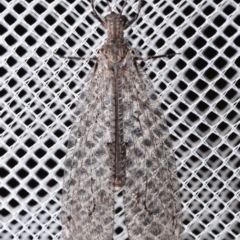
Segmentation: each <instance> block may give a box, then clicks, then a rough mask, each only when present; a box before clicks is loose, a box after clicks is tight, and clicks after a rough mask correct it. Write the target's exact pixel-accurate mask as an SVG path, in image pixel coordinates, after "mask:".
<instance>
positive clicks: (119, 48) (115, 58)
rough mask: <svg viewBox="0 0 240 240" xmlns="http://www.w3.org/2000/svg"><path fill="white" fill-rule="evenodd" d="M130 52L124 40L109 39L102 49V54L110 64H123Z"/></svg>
mask: <svg viewBox="0 0 240 240" xmlns="http://www.w3.org/2000/svg"><path fill="white" fill-rule="evenodd" d="M128 51H129V46H128V44H127V42H126V41H125V39H124V38H122V39H118V40H117V39H115V40H111V39H107V41H106V43H105V44H104V45H103V47H102V49H101V53H102V54H104V56H105V57H106V58H107V59H108V60H109V62H112V63H117V62H121V61H122V60H123V59H124V57H125V56H126V54H127V52H128Z"/></svg>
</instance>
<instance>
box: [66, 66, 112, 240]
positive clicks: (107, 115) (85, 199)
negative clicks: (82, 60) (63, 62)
mask: <svg viewBox="0 0 240 240" xmlns="http://www.w3.org/2000/svg"><path fill="white" fill-rule="evenodd" d="M85 84H86V88H85V90H84V91H83V92H82V93H81V95H80V99H79V103H78V105H77V108H76V112H75V115H76V120H75V122H74V123H73V125H72V128H71V134H70V139H69V143H68V152H67V156H66V160H65V163H64V165H65V166H64V167H65V173H64V180H63V201H62V226H63V235H62V239H63V240H93V239H101V240H112V238H113V237H112V236H113V224H114V191H113V185H112V184H111V182H110V181H112V172H111V166H112V165H113V161H114V156H113V155H114V153H113V152H112V151H111V149H109V148H108V145H109V144H108V142H110V141H111V137H112V135H113V133H112V130H111V129H113V127H112V126H111V124H110V123H111V122H113V121H112V119H111V117H112V112H111V111H112V107H113V106H112V101H111V99H112V89H111V88H112V84H111V78H110V77H109V76H107V74H106V72H105V69H104V66H103V63H101V62H99V63H98V64H96V66H95V68H94V69H93V70H92V72H91V73H90V74H89V77H88V78H87V79H86V81H85Z"/></svg>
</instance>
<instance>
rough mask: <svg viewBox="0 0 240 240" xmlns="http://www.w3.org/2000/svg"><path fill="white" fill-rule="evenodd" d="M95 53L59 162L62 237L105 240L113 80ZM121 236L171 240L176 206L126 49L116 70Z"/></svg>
mask: <svg viewBox="0 0 240 240" xmlns="http://www.w3.org/2000/svg"><path fill="white" fill-rule="evenodd" d="M107 63H108V62H107V59H106V58H105V56H104V55H103V54H101V53H100V54H99V56H98V61H97V64H96V65H95V68H94V69H93V70H92V72H91V73H90V74H89V77H88V78H87V79H86V81H85V84H86V87H85V89H84V90H83V92H82V93H81V95H80V98H79V103H78V106H77V108H76V122H75V123H74V124H73V126H72V130H71V135H70V139H69V146H68V147H69V150H68V153H67V157H66V160H65V176H64V184H63V185H64V186H63V188H64V197H63V206H62V224H63V240H90V239H91V240H92V239H100V240H105V239H106V240H107V239H113V231H114V230H113V225H114V186H113V181H114V171H113V167H114V157H115V156H114V144H113V143H114V142H115V136H114V129H115V126H114V124H115V121H114V120H115V119H114V118H115V115H114V107H115V104H114V90H113V88H114V83H113V81H114V75H113V72H112V71H111V70H109V68H108V67H107ZM118 69H119V70H118V76H119V79H118V84H119V87H120V96H119V97H120V98H121V99H120V102H121V115H120V121H121V124H120V125H121V127H122V128H123V138H122V142H121V144H122V149H124V152H123V153H122V154H123V155H122V156H123V161H122V171H123V175H124V176H125V181H124V182H125V185H124V186H123V188H122V191H123V196H124V211H125V218H126V226H127V230H128V235H129V239H131V240H132V239H138V240H141V239H142V240H156V239H158V240H179V239H180V237H179V235H180V232H181V227H180V226H181V204H180V199H179V186H178V180H177V176H176V166H175V159H174V155H173V151H172V144H171V139H170V135H169V132H168V127H167V124H166V122H165V119H164V116H163V112H162V109H161V106H160V103H159V100H158V96H157V94H156V93H155V92H154V89H153V86H152V83H151V82H150V80H149V79H148V78H147V77H146V75H145V74H144V73H143V72H142V70H141V69H140V68H139V66H138V65H137V64H136V62H135V61H134V59H133V55H132V51H131V49H130V48H128V50H127V54H126V55H125V57H124V59H123V60H122V61H121V64H120V65H119V66H118Z"/></svg>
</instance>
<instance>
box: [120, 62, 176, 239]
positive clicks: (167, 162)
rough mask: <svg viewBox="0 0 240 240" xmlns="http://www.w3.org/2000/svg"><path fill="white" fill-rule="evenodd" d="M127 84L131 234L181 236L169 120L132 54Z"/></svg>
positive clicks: (127, 193) (127, 189) (127, 212)
mask: <svg viewBox="0 0 240 240" xmlns="http://www.w3.org/2000/svg"><path fill="white" fill-rule="evenodd" d="M127 66H128V68H127V71H124V72H122V74H121V75H122V77H121V85H122V86H123V89H122V102H123V103H124V111H123V129H124V142H125V143H126V173H125V174H126V182H125V186H124V188H123V192H124V202H125V205H124V209H125V217H126V225H127V229H128V234H129V239H131V240H133V239H138V240H156V239H157V240H179V239H180V232H181V227H180V226H181V203H180V198H179V184H178V179H177V173H176V163H175V159H174V153H173V150H172V143H171V138H170V135H169V131H168V126H167V124H166V121H165V119H164V115H163V111H162V109H161V105H160V102H159V100H158V96H157V94H156V93H155V92H154V89H153V86H152V83H151V81H150V80H149V79H148V78H147V77H146V75H145V73H144V72H143V71H142V69H140V68H139V66H138V65H137V64H136V63H135V62H134V61H133V60H132V59H131V58H129V59H127Z"/></svg>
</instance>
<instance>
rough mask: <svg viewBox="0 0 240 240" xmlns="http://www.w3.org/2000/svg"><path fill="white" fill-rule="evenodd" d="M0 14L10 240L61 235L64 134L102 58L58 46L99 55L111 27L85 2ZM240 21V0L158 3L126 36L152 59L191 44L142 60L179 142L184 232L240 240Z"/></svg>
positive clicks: (47, 2)
mask: <svg viewBox="0 0 240 240" xmlns="http://www.w3.org/2000/svg"><path fill="white" fill-rule="evenodd" d="M111 3H112V5H113V6H114V7H115V9H116V6H118V7H119V8H120V4H119V3H120V1H118V2H117V5H116V2H115V1H112V2H111ZM96 5H97V11H98V12H99V13H100V14H102V15H103V16H104V15H106V14H107V13H108V7H107V4H106V3H105V2H103V1H101V2H99V1H96ZM137 5H138V2H137V1H133V0H131V1H130V0H128V5H127V6H126V8H125V11H124V12H125V14H126V15H127V16H133V15H134V12H136V11H137ZM0 13H1V15H0V16H1V18H0V36H1V37H0V55H1V62H0V63H1V68H0V77H1V86H2V96H3V97H2V100H1V120H0V121H1V139H2V142H1V150H2V151H1V155H2V157H1V162H0V164H1V178H2V179H1V185H2V186H1V191H0V192H1V193H0V196H1V217H0V239H3V240H8V239H23V240H28V239H43V240H46V239H61V222H60V218H59V215H60V207H61V184H62V175H63V159H64V156H65V151H66V142H67V138H68V134H69V128H70V126H71V121H72V114H73V110H74V106H75V102H76V99H77V97H78V94H79V92H80V91H81V81H82V80H83V78H84V77H85V76H86V75H87V74H88V72H89V70H90V69H91V67H92V65H93V62H87V61H68V60H63V59H59V58H58V57H57V56H56V55H54V54H53V53H54V51H57V50H58V52H59V53H61V54H63V55H75V56H77V55H79V56H93V55H96V54H97V50H98V49H99V48H100V46H101V45H102V44H103V43H104V39H105V38H106V31H105V30H104V29H103V27H102V26H100V23H99V22H98V21H97V20H96V19H95V18H94V16H93V14H92V10H91V7H90V3H89V1H87V0H81V1H75V0H65V1H60V0H42V1H39V0H37V1H36V0H25V1H24V0H22V1H21V0H12V1H11V0H3V1H1V2H0ZM239 26H240V7H239V0H235V1H234V0H227V1H226V0H212V1H210V0H193V1H190V0H172V1H170V0H165V1H158V0H155V1H151V0H149V1H145V2H144V4H143V8H142V11H141V16H140V18H139V19H138V20H137V21H136V23H135V24H133V26H132V27H131V28H130V29H128V30H127V31H126V33H125V36H126V38H127V39H128V40H129V42H130V44H131V45H132V47H133V48H134V49H136V50H137V51H138V52H139V53H140V54H141V55H142V56H148V55H154V54H162V53H165V52H166V51H168V50H173V51H175V52H181V55H178V56H176V57H174V58H172V59H162V60H151V61H147V62H146V63H145V64H144V63H142V66H143V67H144V69H145V70H146V72H147V74H148V75H149V77H150V78H151V79H152V82H153V84H154V86H155V89H156V91H157V92H158V93H159V96H160V99H161V100H162V106H163V108H164V110H165V115H166V117H167V120H168V124H169V128H170V132H171V134H172V138H173V143H174V149H175V153H176V161H177V165H178V172H179V180H180V185H181V194H182V198H181V199H182V205H183V227H184V233H183V239H184V240H195V239H199V240H200V239H201V240H211V239H217V240H234V239H240V216H239V212H240V191H239V188H240V172H239V166H240V153H239V142H240V135H239V132H240V125H239V119H240V113H239V109H240V103H239V97H240V93H239V87H240V80H239V67H240V51H239V49H240V48H239V47H240V30H239V29H240V28H239Z"/></svg>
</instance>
